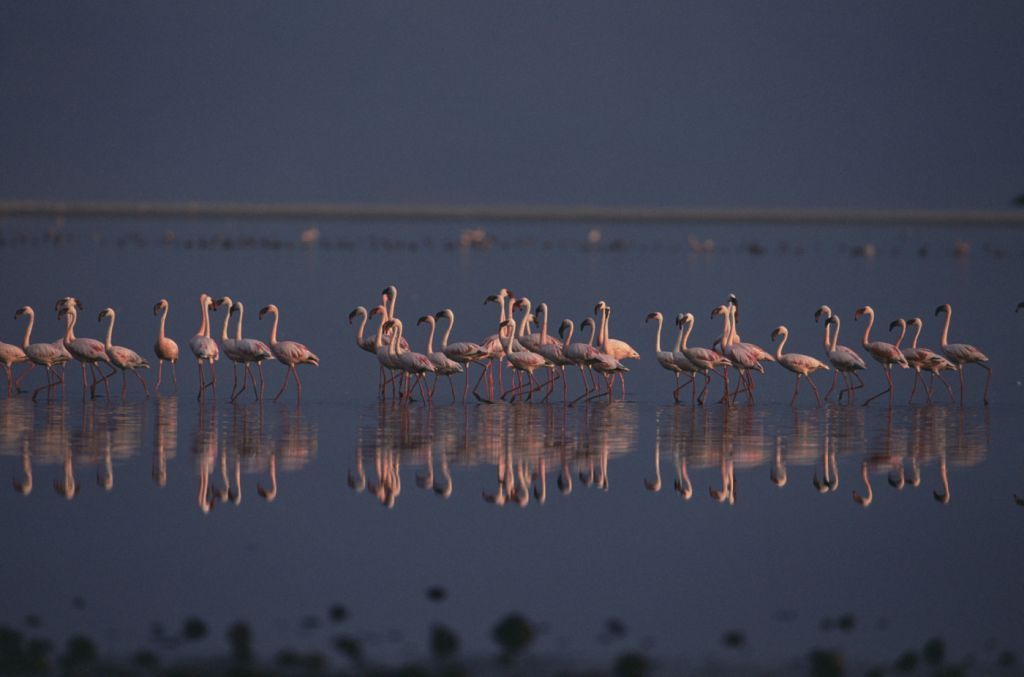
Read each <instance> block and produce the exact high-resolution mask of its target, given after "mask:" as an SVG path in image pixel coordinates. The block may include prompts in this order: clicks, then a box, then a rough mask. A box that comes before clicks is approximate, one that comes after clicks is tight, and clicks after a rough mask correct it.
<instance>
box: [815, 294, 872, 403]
mask: <svg viewBox="0 0 1024 677" xmlns="http://www.w3.org/2000/svg"><path fill="white" fill-rule="evenodd" d="M822 315H824V316H825V357H827V358H828V361H829V362H831V363H832V366H833V367H834V368H835V371H834V372H832V385H831V387H829V389H828V392H827V393H825V400H826V401H828V396H829V395H831V394H832V391H833V390H835V389H836V384H837V383H838V381H839V374H840V372H841V373H842V374H843V380H844V381H845V382H846V388H844V389H843V391H842V392H841V393H839V399H840V401H841V400H842V398H843V393H844V392H845V393H846V394H847V395H848V396H850V397H853V391H854V390H856V389H858V388H863V387H864V381H863V380H862V379H861V377H860V374H858V373H857V371H858V370H860V369H867V365H866V364H865V363H864V359H863V358H862V357H861V356H860V355H858V354H857V353H856V352H854V351H853V350H852V349H851V348H847V347H846V346H841V345H839V327H840V323H839V318H838V317H836V315H835V314H834V313H833V312H832V309H831V308H829V307H828V306H821V307H820V308H818V309H817V310H816V311H814V323H815V324H817V323H818V319H819V318H820V317H821V316H822ZM833 317H835V318H836V321H835V322H832V321H831V320H832V318H833ZM832 324H835V325H836V329H835V335H834V336H832V337H831V339H830V337H829V327H830V326H831V325H832ZM849 374H853V375H854V376H855V377H856V378H857V381H858V384H859V385H856V386H852V387H851V385H850V380H849V376H848V375H849Z"/></svg>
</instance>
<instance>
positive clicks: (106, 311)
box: [96, 308, 114, 322]
mask: <svg viewBox="0 0 1024 677" xmlns="http://www.w3.org/2000/svg"><path fill="white" fill-rule="evenodd" d="M113 314H114V309H113V308H104V309H103V310H101V311H100V315H99V317H97V318H96V321H97V322H102V321H103V318H104V317H111V316H112V315H113Z"/></svg>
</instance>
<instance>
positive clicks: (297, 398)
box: [292, 364, 302, 404]
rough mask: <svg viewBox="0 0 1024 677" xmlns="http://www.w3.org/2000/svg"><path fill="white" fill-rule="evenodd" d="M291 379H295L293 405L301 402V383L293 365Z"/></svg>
mask: <svg viewBox="0 0 1024 677" xmlns="http://www.w3.org/2000/svg"><path fill="white" fill-rule="evenodd" d="M292 377H293V378H294V379H295V391H296V396H295V403H296V404H298V403H300V402H302V381H300V380H299V372H298V370H297V369H296V368H295V365H294V364H293V365H292Z"/></svg>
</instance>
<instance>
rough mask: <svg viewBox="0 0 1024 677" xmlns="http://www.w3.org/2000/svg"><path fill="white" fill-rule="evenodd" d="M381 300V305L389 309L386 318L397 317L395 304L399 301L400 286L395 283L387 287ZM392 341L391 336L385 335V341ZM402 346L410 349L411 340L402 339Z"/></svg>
mask: <svg viewBox="0 0 1024 677" xmlns="http://www.w3.org/2000/svg"><path fill="white" fill-rule="evenodd" d="M381 301H382V303H381V305H383V306H384V308H385V310H386V311H387V312H386V314H385V316H384V320H385V321H387V320H393V319H395V304H396V303H397V302H398V287H396V286H395V285H393V284H392V285H388V286H387V287H385V288H384V291H382V292H381ZM390 342H391V336H390V335H385V336H384V343H390ZM401 348H402V350H409V342H408V341H406V340H405V339H404V338H403V339H402V344H401Z"/></svg>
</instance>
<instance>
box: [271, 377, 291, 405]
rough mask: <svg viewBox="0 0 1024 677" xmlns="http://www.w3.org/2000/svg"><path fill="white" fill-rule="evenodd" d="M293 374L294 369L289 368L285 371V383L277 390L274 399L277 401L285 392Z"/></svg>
mask: <svg viewBox="0 0 1024 677" xmlns="http://www.w3.org/2000/svg"><path fill="white" fill-rule="evenodd" d="M291 375H292V370H291V369H289V370H288V371H286V372H285V373H284V383H282V384H281V389H280V390H278V391H277V395H276V396H275V397H274V401H275V402H277V400H278V398H279V397H281V395H282V394H283V393H284V389H285V387H286V386H287V385H288V377H289V376H291Z"/></svg>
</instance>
